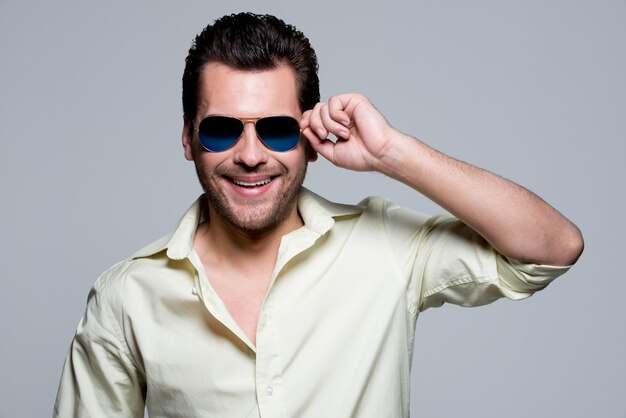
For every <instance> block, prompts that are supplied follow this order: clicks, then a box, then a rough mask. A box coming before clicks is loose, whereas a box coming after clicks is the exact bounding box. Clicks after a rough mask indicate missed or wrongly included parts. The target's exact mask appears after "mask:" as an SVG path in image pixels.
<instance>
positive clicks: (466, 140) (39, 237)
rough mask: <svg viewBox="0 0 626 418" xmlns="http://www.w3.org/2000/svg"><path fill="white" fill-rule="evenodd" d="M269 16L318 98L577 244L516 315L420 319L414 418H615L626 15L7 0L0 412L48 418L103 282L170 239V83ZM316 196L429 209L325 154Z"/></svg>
mask: <svg viewBox="0 0 626 418" xmlns="http://www.w3.org/2000/svg"><path fill="white" fill-rule="evenodd" d="M241 10H252V11H257V12H269V13H273V14H276V15H278V16H279V17H281V18H283V19H285V20H286V21H288V22H290V23H293V24H295V25H296V26H297V27H298V28H299V29H301V30H302V31H303V32H304V33H305V34H307V35H308V36H309V38H310V40H311V42H312V43H313V45H314V47H315V48H316V49H317V52H318V55H319V59H320V63H321V70H320V78H321V81H322V96H323V97H324V98H327V97H328V96H329V95H331V94H334V93H340V92H347V91H358V92H362V93H364V94H366V95H368V96H369V97H370V98H371V99H372V101H373V102H374V103H375V104H376V106H377V107H378V108H379V109H380V110H381V111H382V112H383V113H384V114H385V115H386V116H387V118H388V119H389V121H390V122H391V123H392V124H393V125H394V126H396V127H397V128H399V129H401V130H403V131H405V132H408V133H410V134H412V135H414V136H417V137H419V138H420V139H422V140H424V141H426V142H427V143H430V144H431V145H433V146H434V147H436V148H438V149H440V150H442V151H444V152H446V153H449V154H451V155H453V156H455V157H457V158H460V159H463V160H466V161H470V162H472V163H474V164H477V165H479V166H482V167H485V168H488V169H490V170H492V171H495V172H497V173H499V174H502V175H504V176H505V177H508V178H510V179H512V180H514V181H517V182H519V183H521V184H523V185H525V186H527V187H528V188H530V189H531V190H534V191H535V192H537V193H538V194H539V195H541V196H542V197H544V198H545V199H546V200H547V201H548V202H550V203H552V204H553V205H554V206H556V207H557V208H559V209H560V210H561V211H562V212H564V213H565V215H567V216H568V217H570V218H571V219H572V220H573V221H574V222H576V223H577V224H578V225H579V226H580V228H581V229H582V231H583V233H584V235H585V238H586V245H587V247H586V251H585V253H584V254H583V257H582V259H581V260H580V262H579V263H578V264H577V265H576V266H575V267H574V268H573V269H572V270H571V272H570V273H569V274H568V275H566V276H565V277H563V278H562V279H559V280H558V281H557V282H555V283H554V284H552V285H551V286H550V287H549V288H548V289H546V290H545V291H544V292H542V293H539V294H538V295H536V296H534V297H532V298H530V299H529V300H526V301H524V302H518V303H513V302H509V301H503V302H498V303H495V304H493V305H490V306H487V307H484V308H479V309H463V308H457V307H453V306H444V307H443V308H439V309H433V310H430V311H426V312H425V313H424V314H423V315H422V316H421V317H420V321H418V326H417V340H416V351H415V360H414V366H413V373H412V378H413V379H412V380H413V386H412V403H411V408H412V415H413V416H416V417H461V416H463V417H465V416H467V417H534V418H538V417H568V418H569V417H626V400H625V396H624V395H626V360H625V358H624V357H625V354H626V326H625V323H624V322H625V321H624V316H625V310H624V295H626V282H625V277H624V272H623V269H622V268H621V267H619V266H620V263H621V261H623V259H624V250H625V249H626V248H625V245H624V236H625V234H626V231H625V227H624V220H623V214H624V213H625V211H626V204H625V196H624V195H625V193H624V189H625V188H624V185H625V184H624V183H625V179H626V176H625V174H626V173H625V170H624V166H623V163H622V161H623V159H624V157H625V155H626V153H625V146H624V142H625V141H624V140H625V139H626V83H625V78H624V77H625V75H626V47H625V45H626V43H625V41H626V2H625V1H623V0H622V1H617V0H615V1H610V0H604V1H592V0H589V1H566V0H563V1H558V0H552V1H550V0H548V1H546V0H536V1H512V0H509V1H505V0H501V1H495V0H494V1H487V0H485V1H464V2H463V1H411V2H408V1H407V2H393V1H385V2H376V3H371V4H370V3H366V2H364V1H357V0H354V1H353V0H349V1H337V2H334V3H322V2H318V1H316V2H307V3H303V2H293V1H287V0H280V1H275V2H272V3H271V5H270V4H266V5H261V4H260V3H259V2H254V3H253V2H250V3H244V2H237V1H225V0H224V1H219V2H209V1H202V2H201V1H181V2H164V1H155V2H147V1H145V2H132V4H131V2H128V3H125V2H79V1H76V2H70V1H57V2H45V1H33V2H27V1H25V2H18V1H2V0H0V141H1V145H2V148H1V151H0V173H1V178H0V191H1V196H2V204H1V206H0V228H1V229H0V231H1V232H0V257H1V262H0V269H1V270H0V272H1V276H0V279H1V280H2V287H1V288H0V310H1V311H0V326H1V335H2V337H1V338H2V340H1V342H0V350H1V353H0V381H1V383H0V385H1V386H0V390H1V391H0V416H2V417H42V416H49V415H50V413H51V408H52V404H53V400H54V396H55V393H56V389H57V384H58V379H59V374H60V371H61V367H62V364H63V359H64V356H65V354H66V350H67V348H68V345H69V343H70V340H71V338H72V336H73V333H74V330H75V327H76V324H77V323H78V320H79V318H80V316H81V315H82V313H83V310H84V304H85V299H86V296H87V292H88V291H89V288H90V287H91V285H92V283H93V282H94V280H95V279H96V277H97V276H98V275H99V274H100V272H102V271H103V270H105V269H106V268H107V267H109V266H110V265H111V264H113V263H114V262H116V261H118V260H120V259H122V258H124V257H126V256H128V255H129V254H131V253H132V252H134V251H135V250H136V249H138V248H140V247H142V246H143V245H144V244H146V243H147V242H150V241H152V240H153V239H155V238H157V237H159V236H161V235H163V234H165V233H166V232H167V231H169V229H170V228H171V227H172V226H173V225H174V224H175V222H176V221H177V220H178V218H179V216H180V215H181V214H182V213H183V211H184V210H185V209H186V208H187V206H188V205H189V204H191V202H192V201H193V200H194V199H195V197H196V196H197V195H198V193H199V192H200V187H199V186H198V184H197V181H196V178H195V172H194V170H193V166H192V164H190V163H188V162H186V161H185V160H184V159H183V156H182V147H181V144H180V130H181V124H182V116H181V113H182V112H181V105H180V77H181V74H182V70H183V64H184V62H183V60H184V57H185V56H186V52H187V49H188V48H189V46H190V42H191V39H192V37H193V36H194V35H195V34H196V33H197V32H198V31H200V30H201V29H202V28H203V27H204V26H205V25H206V24H207V23H209V22H212V21H213V20H214V19H215V18H216V17H218V16H221V15H222V14H224V13H228V12H234V11H241ZM306 184H307V185H308V186H309V187H310V188H312V189H314V190H316V191H317V192H319V193H321V194H322V195H324V196H326V197H328V198H331V199H335V200H340V201H348V202H355V201H358V200H360V199H361V198H362V197H364V196H365V195H384V196H388V197H390V198H392V199H394V200H396V201H398V202H400V203H401V204H404V205H408V206H411V207H414V208H416V209H419V210H422V211H425V212H431V213H432V212H439V211H440V209H439V208H438V207H436V206H435V205H433V204H432V203H430V202H428V201H427V200H426V199H425V198H423V197H421V196H418V195H417V194H416V193H413V192H412V191H411V190H409V189H408V188H406V187H404V186H402V185H399V184H396V183H394V182H392V181H390V180H387V179H386V178H384V177H383V176H381V175H376V174H363V173H350V172H346V171H343V170H339V169H336V168H334V167H332V166H331V165H330V164H328V163H326V162H323V161H318V162H317V163H315V164H314V165H312V166H311V167H310V170H309V176H308V178H307V181H306Z"/></svg>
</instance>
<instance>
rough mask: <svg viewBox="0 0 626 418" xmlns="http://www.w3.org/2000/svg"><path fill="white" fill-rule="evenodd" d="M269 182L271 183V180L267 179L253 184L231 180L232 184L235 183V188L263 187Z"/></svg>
mask: <svg viewBox="0 0 626 418" xmlns="http://www.w3.org/2000/svg"><path fill="white" fill-rule="evenodd" d="M270 181H272V179H269V178H268V179H265V180H261V181H255V182H252V183H249V182H247V181H241V180H236V179H233V183H235V184H236V185H237V186H244V187H255V186H263V185H265V184H267V183H269V182H270Z"/></svg>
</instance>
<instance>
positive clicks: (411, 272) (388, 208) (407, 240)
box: [368, 201, 569, 311]
mask: <svg viewBox="0 0 626 418" xmlns="http://www.w3.org/2000/svg"><path fill="white" fill-rule="evenodd" d="M368 203H370V204H373V203H374V202H372V201H370V202H368ZM376 203H377V204H378V207H379V208H380V210H381V211H382V214H381V218H382V220H383V225H384V228H383V229H384V231H385V235H386V239H387V240H388V242H389V243H390V245H391V248H392V251H393V254H394V255H395V257H396V258H397V261H398V263H399V266H400V268H401V270H403V271H404V272H405V274H406V275H407V277H408V280H409V282H408V286H407V294H408V299H409V300H408V302H409V305H414V306H419V310H421V311H423V310H425V309H428V308H431V307H438V306H441V305H442V304H444V303H452V304H456V305H461V306H480V305H485V304H488V303H491V302H493V301H495V300H496V299H499V298H502V297H506V298H508V299H512V300H520V299H524V298H527V297H529V296H531V295H532V294H533V293H535V292H537V291H539V290H541V289H543V288H545V287H546V286H547V285H548V284H549V283H550V282H552V281H553V280H554V279H556V278H557V277H558V276H560V275H562V274H563V273H565V272H566V271H567V270H568V269H569V267H568V266H566V267H558V266H548V265H538V264H527V263H521V262H518V261H516V260H512V259H509V258H507V257H505V256H503V255H501V254H499V253H498V252H497V251H496V250H495V249H494V248H493V247H492V246H491V245H490V244H489V243H488V242H487V241H486V240H485V239H484V238H482V237H481V236H480V235H479V234H478V233H476V232H475V231H474V230H472V229H471V228H470V227H469V226H467V225H466V224H465V223H463V222H462V221H460V220H459V219H457V218H455V217H452V216H449V215H438V216H433V217H428V216H426V215H424V214H422V213H419V212H415V211H412V210H410V209H407V208H403V207H400V206H397V205H395V204H393V203H392V202H390V201H379V202H376Z"/></svg>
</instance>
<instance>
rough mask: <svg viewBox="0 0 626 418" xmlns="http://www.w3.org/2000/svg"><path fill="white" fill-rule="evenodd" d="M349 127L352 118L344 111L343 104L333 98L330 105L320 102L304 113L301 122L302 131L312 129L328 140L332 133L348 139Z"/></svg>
mask: <svg viewBox="0 0 626 418" xmlns="http://www.w3.org/2000/svg"><path fill="white" fill-rule="evenodd" d="M349 125H350V118H349V117H348V115H347V114H346V113H345V112H344V111H343V108H342V104H341V102H340V101H338V100H335V98H332V97H331V99H330V100H329V103H328V104H327V103H323V102H320V103H317V104H316V105H315V107H314V108H313V109H311V110H309V111H306V112H304V114H303V115H302V118H301V122H300V126H301V127H302V129H306V128H310V129H311V130H312V131H313V132H314V133H315V134H316V135H317V136H318V137H319V138H321V139H324V138H327V137H328V135H329V134H330V133H332V134H334V135H336V136H337V137H338V138H343V139H348V138H349V137H350V130H349V129H348V126H349Z"/></svg>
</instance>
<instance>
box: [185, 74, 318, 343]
mask: <svg viewBox="0 0 626 418" xmlns="http://www.w3.org/2000/svg"><path fill="white" fill-rule="evenodd" d="M199 94H200V96H199V97H200V101H199V107H198V112H197V119H196V120H194V121H190V120H187V119H186V120H185V125H184V128H183V135H182V142H183V148H184V154H185V158H186V159H187V160H190V161H194V163H195V165H196V171H197V173H198V178H199V180H200V183H201V184H202V187H203V188H204V190H205V191H206V192H207V193H206V194H205V195H206V197H207V202H206V203H207V204H206V205H205V210H208V221H206V222H204V223H202V224H201V225H199V227H198V230H197V232H196V235H195V237H194V244H193V245H194V249H195V250H196V252H197V253H198V255H199V257H200V259H201V261H202V263H203V265H204V268H205V270H206V272H207V275H208V278H209V281H210V282H211V285H212V286H213V288H214V289H215V290H216V292H217V293H218V295H219V296H220V297H221V299H222V300H223V301H224V303H225V304H226V307H227V308H228V309H229V311H230V313H231V314H232V315H233V318H234V319H235V321H236V322H237V323H238V324H239V325H240V327H241V328H242V330H243V331H244V332H245V333H246V335H247V336H248V338H249V339H250V341H251V342H252V343H253V344H254V343H255V340H256V326H257V320H258V315H259V311H260V308H261V305H262V303H263V300H264V298H265V294H266V293H267V289H268V287H269V283H270V280H271V276H272V271H273V269H274V264H275V261H276V257H277V253H278V247H279V245H280V240H281V238H282V237H283V235H285V234H287V233H289V232H291V231H293V230H295V229H297V228H300V227H301V226H302V225H303V223H302V219H301V218H300V216H299V214H298V211H297V206H296V203H297V195H298V191H299V190H300V186H301V185H302V181H303V179H304V175H305V172H306V165H307V162H308V161H309V160H314V159H315V158H316V154H315V153H312V152H310V147H306V146H305V141H306V140H305V139H304V138H303V139H302V140H301V142H300V143H299V144H298V146H297V147H296V148H295V149H293V150H291V151H287V152H275V151H272V150H270V149H268V148H267V147H265V146H264V145H263V143H262V142H261V141H260V140H259V139H258V138H257V136H256V131H255V129H254V124H253V123H246V124H245V126H244V132H243V134H242V137H241V138H240V139H239V140H238V141H237V143H236V144H235V145H234V146H233V147H231V148H230V149H228V150H226V151H223V152H208V151H206V150H204V148H202V147H201V145H200V144H199V142H198V137H197V133H196V132H194V130H193V129H192V126H198V125H199V123H200V121H201V120H202V119H204V118H205V117H206V116H208V115H229V116H236V117H239V118H256V117H262V116H271V115H287V116H292V117H294V118H295V119H296V120H300V118H301V115H302V112H301V110H300V107H299V104H298V100H297V94H296V79H295V74H294V72H293V70H292V69H291V68H289V67H287V66H283V65H281V66H278V67H277V68H274V69H271V70H264V71H241V70H237V69H234V68H231V67H228V66H226V65H224V64H221V63H209V64H207V65H206V66H205V67H204V69H203V71H202V74H201V77H200V91H199ZM237 183H239V185H238V184H237ZM265 183H267V184H265ZM241 184H247V185H248V186H241ZM252 184H259V185H257V186H251V185H252ZM217 243H219V244H217Z"/></svg>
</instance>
